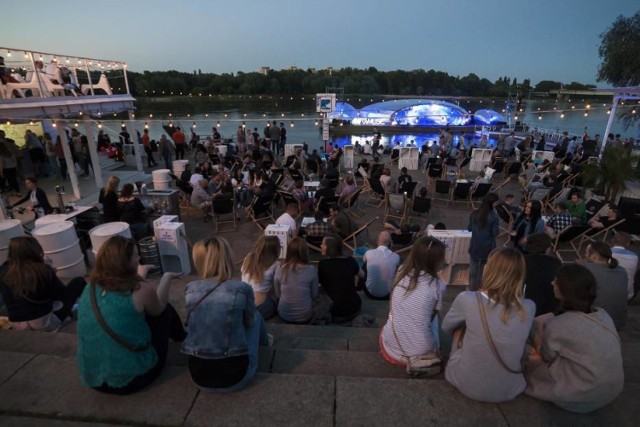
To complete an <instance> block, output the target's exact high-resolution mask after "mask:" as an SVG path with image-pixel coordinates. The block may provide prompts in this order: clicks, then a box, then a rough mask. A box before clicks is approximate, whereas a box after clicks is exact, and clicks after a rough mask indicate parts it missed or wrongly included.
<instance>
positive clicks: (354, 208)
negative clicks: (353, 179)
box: [346, 187, 365, 218]
mask: <svg viewBox="0 0 640 427" xmlns="http://www.w3.org/2000/svg"><path fill="white" fill-rule="evenodd" d="M360 193H362V187H360V188H358V189H357V190H356V191H354V192H353V193H352V194H351V195H350V196H349V198H348V199H347V200H346V207H347V210H346V213H347V214H349V215H351V216H353V217H355V218H361V217H363V216H364V215H365V214H364V211H363V210H362V209H360V207H358V197H360Z"/></svg>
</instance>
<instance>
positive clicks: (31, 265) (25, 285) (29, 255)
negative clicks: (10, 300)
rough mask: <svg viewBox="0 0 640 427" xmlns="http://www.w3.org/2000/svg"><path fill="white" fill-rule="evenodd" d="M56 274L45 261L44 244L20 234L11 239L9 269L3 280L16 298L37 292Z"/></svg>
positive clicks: (8, 259)
mask: <svg viewBox="0 0 640 427" xmlns="http://www.w3.org/2000/svg"><path fill="white" fill-rule="evenodd" d="M54 274H55V273H54V271H53V268H51V267H50V266H49V265H47V264H46V263H45V262H44V252H43V250H42V246H40V243H38V241H37V240H36V239H35V238H33V237H31V236H20V237H14V238H13V239H11V240H10V241H9V254H8V258H7V270H6V272H5V275H4V277H3V279H2V280H3V281H4V282H5V283H6V284H7V286H8V287H9V288H11V292H12V293H13V295H14V296H15V297H16V298H22V297H26V296H28V295H31V294H34V293H36V292H37V291H38V290H39V289H40V288H41V287H42V286H46V285H47V284H48V282H49V281H50V280H51V278H52V276H53V275H54Z"/></svg>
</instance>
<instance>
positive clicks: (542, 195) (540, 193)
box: [527, 188, 551, 207]
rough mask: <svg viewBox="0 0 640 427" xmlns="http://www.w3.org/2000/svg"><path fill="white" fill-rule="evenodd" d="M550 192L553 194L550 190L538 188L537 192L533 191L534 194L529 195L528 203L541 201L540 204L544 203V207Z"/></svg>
mask: <svg viewBox="0 0 640 427" xmlns="http://www.w3.org/2000/svg"><path fill="white" fill-rule="evenodd" d="M550 192H551V189H550V188H536V189H535V190H533V193H531V194H530V195H529V197H528V199H527V201H531V200H539V201H540V203H542V206H543V207H544V205H545V200H546V198H547V196H548V195H549V193H550Z"/></svg>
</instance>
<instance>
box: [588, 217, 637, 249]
mask: <svg viewBox="0 0 640 427" xmlns="http://www.w3.org/2000/svg"><path fill="white" fill-rule="evenodd" d="M625 221H626V219H625V218H622V219H620V220H618V221H616V222H614V223H613V224H611V225H610V226H608V227H605V228H601V229H599V230H598V229H595V228H590V229H589V230H587V232H586V233H585V234H583V235H582V236H581V237H580V242H578V250H579V251H582V247H583V245H584V244H585V243H587V242H588V241H596V240H598V239H600V240H601V241H603V242H604V241H605V240H607V235H608V234H609V231H612V230H614V229H615V228H616V227H617V226H619V225H620V224H622V223H623V222H625Z"/></svg>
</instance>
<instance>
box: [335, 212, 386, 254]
mask: <svg viewBox="0 0 640 427" xmlns="http://www.w3.org/2000/svg"><path fill="white" fill-rule="evenodd" d="M378 219H379V217H375V218H373V219H372V220H370V221H369V222H367V223H366V224H365V225H363V226H362V227H360V228H358V229H357V230H356V231H354V232H353V233H351V234H349V235H348V236H346V237H345V238H344V239H343V240H342V244H343V245H345V246H346V247H347V248H348V249H349V250H350V251H351V252H353V251H354V250H355V249H356V248H357V247H359V246H369V231H368V228H369V226H370V225H371V224H372V223H373V222H374V221H376V220H378ZM358 240H360V241H361V242H362V244H359V242H358Z"/></svg>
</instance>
